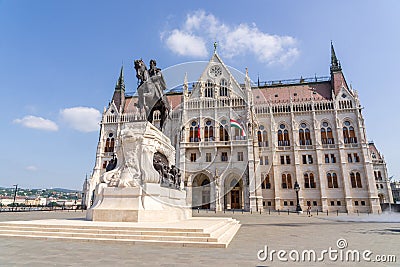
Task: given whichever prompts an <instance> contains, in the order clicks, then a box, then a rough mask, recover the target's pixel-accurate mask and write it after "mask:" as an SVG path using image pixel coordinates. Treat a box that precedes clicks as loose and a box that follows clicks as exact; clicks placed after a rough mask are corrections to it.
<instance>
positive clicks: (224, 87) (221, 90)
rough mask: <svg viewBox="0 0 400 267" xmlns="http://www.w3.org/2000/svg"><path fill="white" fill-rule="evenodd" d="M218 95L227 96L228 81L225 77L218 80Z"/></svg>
mask: <svg viewBox="0 0 400 267" xmlns="http://www.w3.org/2000/svg"><path fill="white" fill-rule="evenodd" d="M219 95H220V96H228V83H227V82H226V80H225V79H221V81H220V82H219Z"/></svg>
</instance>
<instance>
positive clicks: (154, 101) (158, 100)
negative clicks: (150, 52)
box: [134, 59, 170, 130]
mask: <svg viewBox="0 0 400 267" xmlns="http://www.w3.org/2000/svg"><path fill="white" fill-rule="evenodd" d="M134 62H135V70H136V77H137V78H138V84H139V85H138V88H137V92H138V103H137V104H136V105H137V107H138V108H139V110H140V111H142V110H144V111H145V112H146V117H147V120H148V121H149V122H151V123H152V122H153V113H154V111H156V110H158V111H159V112H160V129H161V130H163V128H164V126H165V122H166V120H167V118H168V115H169V111H170V106H169V103H168V99H167V97H166V96H165V95H164V90H165V89H166V88H167V86H166V84H165V81H164V78H163V76H162V73H161V69H159V68H157V63H156V61H155V60H154V59H152V60H150V70H147V67H146V64H145V63H144V62H143V60H142V59H137V60H135V61H134Z"/></svg>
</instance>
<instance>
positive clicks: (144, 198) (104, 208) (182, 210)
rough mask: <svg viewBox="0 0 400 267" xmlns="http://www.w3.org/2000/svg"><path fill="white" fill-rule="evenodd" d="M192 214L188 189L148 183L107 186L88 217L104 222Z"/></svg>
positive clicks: (157, 219)
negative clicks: (187, 194)
mask: <svg viewBox="0 0 400 267" xmlns="http://www.w3.org/2000/svg"><path fill="white" fill-rule="evenodd" d="M191 216H192V211H191V209H190V208H189V207H188V206H187V204H186V191H180V190H176V189H170V188H165V187H161V186H160V185H159V184H145V185H144V186H142V187H128V188H118V187H105V188H103V189H102V192H100V193H99V195H98V196H97V197H96V203H95V204H94V205H93V206H92V207H91V208H90V209H89V210H88V211H87V214H86V219H87V220H91V221H105V222H168V221H181V220H186V219H188V218H190V217H191Z"/></svg>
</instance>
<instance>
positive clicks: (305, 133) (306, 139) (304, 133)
mask: <svg viewBox="0 0 400 267" xmlns="http://www.w3.org/2000/svg"><path fill="white" fill-rule="evenodd" d="M300 127H301V128H302V129H300V130H299V143H300V145H301V146H305V145H312V141H311V134H310V129H308V128H307V124H305V123H302V124H300Z"/></svg>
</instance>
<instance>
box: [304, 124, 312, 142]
mask: <svg viewBox="0 0 400 267" xmlns="http://www.w3.org/2000/svg"><path fill="white" fill-rule="evenodd" d="M304 131H305V135H306V136H305V137H306V145H307V146H311V145H312V141H311V133H310V130H309V129H308V128H306V129H305V130H304Z"/></svg>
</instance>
